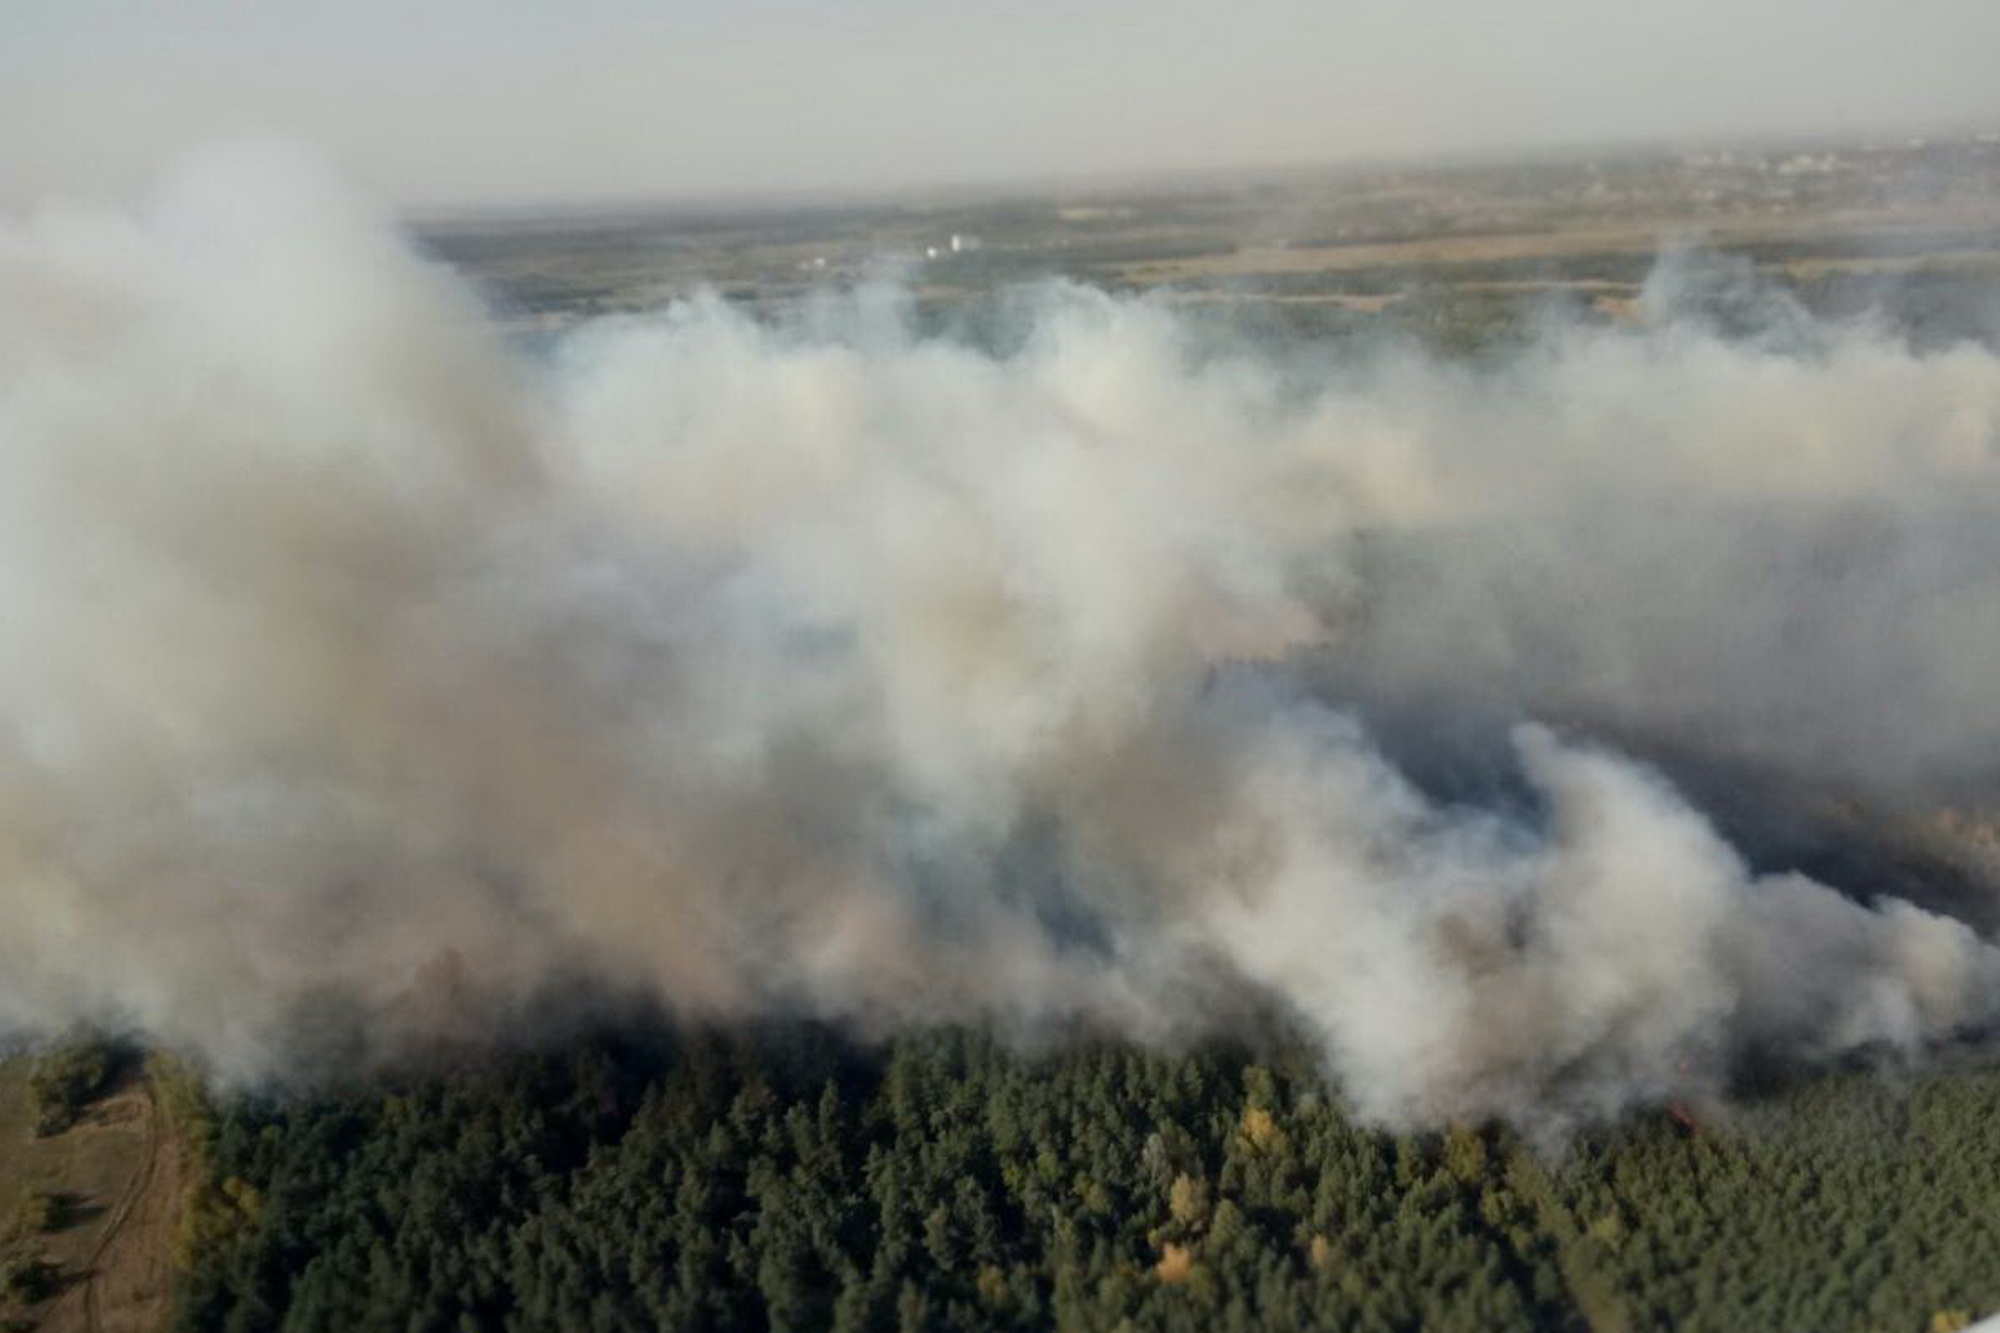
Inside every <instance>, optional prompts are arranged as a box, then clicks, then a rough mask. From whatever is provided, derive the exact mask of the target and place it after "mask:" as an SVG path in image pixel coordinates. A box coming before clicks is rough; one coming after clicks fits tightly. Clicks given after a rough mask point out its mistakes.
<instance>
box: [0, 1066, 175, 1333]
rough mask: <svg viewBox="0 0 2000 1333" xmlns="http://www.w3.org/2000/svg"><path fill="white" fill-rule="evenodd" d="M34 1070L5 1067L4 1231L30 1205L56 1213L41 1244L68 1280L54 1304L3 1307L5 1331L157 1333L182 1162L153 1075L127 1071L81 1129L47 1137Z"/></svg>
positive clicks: (0, 1113)
mask: <svg viewBox="0 0 2000 1333" xmlns="http://www.w3.org/2000/svg"><path fill="white" fill-rule="evenodd" d="M30 1064H31V1061H30V1060H29V1059H28V1058H26V1057H14V1058H10V1059H7V1060H4V1061H0V1226H5V1225H8V1224H11V1223H12V1222H13V1220H14V1219H15V1218H17V1217H18V1216H19V1215H20V1212H21V1210H22V1208H23V1206H24V1205H25V1204H26V1203H27V1202H28V1201H29V1199H30V1198H31V1196H34V1195H37V1194H39V1195H43V1196H48V1197H51V1198H53V1199H54V1200H55V1201H56V1206H55V1209H54V1220H53V1223H52V1225H51V1226H50V1228H49V1229H47V1230H45V1231H43V1232H41V1233H40V1234H39V1235H37V1236H35V1237H33V1238H32V1239H31V1240H30V1241H29V1242H28V1243H29V1244H31V1245H32V1246H33V1247H34V1248H35V1249H36V1250H38V1252H39V1253H40V1255H41V1257H42V1258H43V1259H44V1260H45V1261H46V1262H48V1263H49V1264H51V1265H53V1266H54V1267H55V1269H56V1270H57V1272H58V1273H59V1274H60V1275H61V1277H60V1283H59V1289H58V1291H57V1294H56V1295H55V1296H54V1298H53V1299H51V1300H49V1301H46V1302H44V1303H42V1304H40V1305H38V1306H34V1307H28V1308H21V1307H18V1306H7V1305H4V1304H0V1320H15V1321H19V1322H18V1326H19V1327H23V1328H33V1329H37V1330H42V1331H43V1333H69V1331H71V1330H89V1331H91V1333H96V1331H98V1330H103V1331H105V1333H111V1331H114V1330H115V1331H116V1333H147V1331H149V1330H153V1329H157V1328H159V1327H161V1326H162V1324H163V1323H164V1320H165V1317H166V1313H167V1300H168V1294H169V1293H168V1285H169V1276H170V1268H171V1262H170V1252H171V1241H172V1235H173V1228H174V1224H175V1221H176V1210H177V1205H178V1194H179V1184H178V1154H177V1153H176V1152H175V1150H174V1148H173V1145H172V1143H171V1141H170V1136H169V1135H168V1134H167V1133H166V1132H165V1129H164V1126H163V1122H162V1118H161V1116H160V1114H159V1111H158V1108H157V1106H156V1104H155V1100H154V1095H153V1090H152V1085H151V1082H150V1080H148V1079H147V1077H146V1076H145V1074H144V1071H143V1070H141V1069H139V1068H137V1067H134V1068H131V1069H128V1070H125V1071H123V1072H122V1073H121V1074H120V1075H119V1077H118V1078H117V1079H116V1080H115V1081H114V1083H113V1085H112V1087H111V1089H110V1091H109V1092H108V1093H107V1094H106V1095H105V1096H103V1097H101V1098H99V1099H98V1100H97V1101H96V1102H95V1103H93V1104H92V1105H91V1106H90V1108H89V1109H88V1110H87V1111H86V1112H85V1114H84V1116H83V1118H82V1120H81V1121H80V1122H79V1123H78V1124H76V1125H74V1126H72V1127H71V1128H69V1129H68V1130H65V1131H64V1132H62V1133H60V1134H54V1135H50V1136H48V1137H37V1136H36V1135H35V1133H34V1120H35V1117H34V1107H33V1099H32V1096H31V1094H30V1091H29V1087H28V1072H29V1066H30Z"/></svg>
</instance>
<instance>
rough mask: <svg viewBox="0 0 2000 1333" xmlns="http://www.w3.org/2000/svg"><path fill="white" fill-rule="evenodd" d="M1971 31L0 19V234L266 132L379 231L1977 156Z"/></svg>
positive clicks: (1977, 72)
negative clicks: (577, 202)
mask: <svg viewBox="0 0 2000 1333" xmlns="http://www.w3.org/2000/svg"><path fill="white" fill-rule="evenodd" d="M1996 54H2000V0H1318V2H1317V3H1313V2H1311V0H1232V2H1231V3H1220V2H1217V0H1096V2H1091V0H1071V2H1065V0H1011V2H1009V3H991V2H989V3H948V2H946V0H930V2H928V3H920V2H919V0H845V2H844V3H815V2H814V0H677V2H676V0H668V2H667V3H655V4H640V3H636V2H635V0H483V2H475V0H433V2H431V3H412V2H411V0H394V2H392V0H255V2H253V0H0V201H6V202H11V203H19V202H21V201H23V200H25V199H30V198H34V197H37V196H40V195H44V194H48V193H51V192H56V193H65V194H72V193H82V194H99V193H106V192H109V193H123V192H126V191H129V190H131V189H133V188H135V187H137V186H139V185H142V184H143V183H144V182H145V181H146V180H148V179H149V178H150V177H151V176H153V175H154V173H156V172H157V171H158V170H159V168H160V167H161V165H162V164H163V163H165V162H167V161H170V160H171V159H172V158H173V157H174V156H175V155H176V154H177V153H179V152H181V151H184V150H186V149H187V148H189V147H191V146H195V145H199V144H201V143H203V142H205V141H209V140H213V139H216V138H228V137H236V136H241V135H244V134H269V133H272V132H276V133H279V134H283V135H286V136H290V137H294V138H297V139H301V140H304V141H306V142H308V143H311V144H314V145H317V146H318V147H320V148H322V149H323V150H325V151H326V152H328V153H329V154H330V155H332V156H333V157H334V158H335V159H336V160H338V161H339V162H341V163H342V164H343V165H344V166H346V167H347V168H348V169H349V170H350V171H352V172H353V173H354V174H356V175H358V176H359V177H361V178H362V179H363V180H364V181H367V182H369V183H371V184H373V185H374V186H376V187H378V188H380V189H382V190H384V191H386V192H387V193H388V194H390V195H391V196H392V197H394V198H395V199H397V200H399V201H402V202H404V203H413V204H421V203H439V202H452V201H472V200H496V201H498V200H518V201H530V200H545V199H561V198H573V197H580V196H641V195H673V194H686V193H701V192H713V191H736V190H767V189H778V190H791V189H802V190H810V189H819V188H824V187H868V186H876V185H885V184H903V183H923V182H950V181H976V180H988V179H995V178H1004V177H1010V176H1037V175H1058V174H1071V173H1091V172H1100V171H1146V170H1154V169H1162V168H1183V167H1210V166H1235V165H1258V164H1265V163H1270V164H1278V163H1294V162H1310V161H1325V160H1336V159H1342V158H1352V157H1372V156H1384V155H1389V156H1401V155H1406V154H1421V153H1432V152H1449V151H1458V150H1469V149H1484V148H1495V147H1509V146H1515V145H1533V144H1549V143H1563V142H1579V141H1582V142H1599V141H1605V140H1626V139H1641V138H1661V137H1696V136H1700V137H1709V136H1717V135H1736V134H1746V135H1747V134H1763V133H1792V132H1814V131H1819V130H1844V129H1900V128H1905V127H1912V126H1919V125H1926V124H1938V123H1947V122H1975V123H1983V124H1991V125H2000V74H1996V72H1995V66H1994V57H1995V56H1996Z"/></svg>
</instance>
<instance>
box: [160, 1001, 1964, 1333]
mask: <svg viewBox="0 0 2000 1333" xmlns="http://www.w3.org/2000/svg"><path fill="white" fill-rule="evenodd" d="M211 1117H212V1118H211V1119H209V1120H208V1121H207V1122H206V1124H205V1127H203V1128H202V1129H201V1130H200V1132H199V1137H200V1145H199V1158H200V1161H201V1163H202V1166H201V1178H200V1179H199V1180H198V1181H197V1189H196V1206H195V1212H194V1214H193V1215H192V1216H191V1217H190V1219H189V1228H188V1234H189V1236H190V1238H191V1242H190V1251H191V1252H190V1253H189V1254H188V1255H187V1256H186V1262H187V1263H188V1265H189V1271H188V1272H187V1273H186V1274H185V1275H184V1276H183V1277H182V1279H181V1280H180V1282H179V1284H178V1288H177V1290H178V1300H179V1310H178V1323H179V1327H180V1328H181V1329H183V1330H188V1331H194V1330H204V1331H207V1330H214V1331H218V1333H220V1331H223V1330H228V1331H229V1333H249V1331H250V1330H265V1329H285V1330H293V1331H295V1333H305V1331H307V1330H324V1331H325V1333H361V1331H362V1330H375V1329H379V1330H397V1333H425V1331H429V1330H436V1331H437V1333H446V1331H447V1330H449V1331H451V1333H470V1331H471V1330H488V1329H490V1330H543V1329H546V1330H565V1331H566V1333H567V1331H572V1330H635V1331H636V1330H658V1329H667V1330H733V1329H767V1328H769V1329H843V1330H911V1331H914V1330H928V1329H937V1330H955V1329H967V1330H969V1329H1023V1330H1025V1329H1051V1328H1058V1329H1077V1330H1082V1329H1106V1330H1109V1329H1130V1330H1143V1329H1177V1330H1190V1331H1193V1330H1230V1329H1243V1330H1253V1329H1254V1330H1273V1329H1276V1330H1283V1329H1343V1330H1381V1331H1382V1333H1388V1331H1390V1330H1418V1329H1423V1330H1466V1333H1473V1331H1475V1330H1476V1331H1477V1333H1498V1331H1502V1330H1509V1329H1524V1330H1525V1329H1555V1330H1605V1331H1608V1330H1635V1331H1636V1330H1652V1329H1659V1330H1666V1329H1675V1330H1688V1331H1700V1330H1715V1331H1717V1333H1723V1331H1725V1330H1726V1331H1729V1333H1736V1331H1738V1330H1745V1329H1757V1330H1786V1329H1796V1330H1805V1329H1811V1330H1818V1331H1819V1333H1839V1331H1840V1330H1857V1333H1858V1331H1860V1330H1891V1331H1893V1330H1903V1331H1906V1333H1923V1331H1924V1330H1935V1329H1949V1328H1956V1327H1961V1326H1963V1324H1964V1323H1965V1322H1967V1321H1969V1319H1970V1318H1971V1317H1972V1316H1973V1315H1974V1314H1976V1313H1982V1312H1990V1311H1993V1310H1996V1309H2000V1071H1996V1070H1993V1069H1990V1068H1974V1069H1968V1070H1961V1071H1958V1072H1955V1073H1949V1074H1946V1073H1936V1074H1929V1075H1925V1076H1922V1077H1917V1078H1914V1079H1907V1080H1905V1081H1904V1082H1902V1083H1900V1084H1898V1083H1895V1082H1892V1081H1891V1080H1889V1079H1886V1078H1883V1077H1879V1076H1876V1075H1872V1074H1866V1073H1858V1072H1857V1073H1849V1074H1839V1075H1832V1076H1826V1077H1822V1078H1818V1079H1815V1080H1813V1081H1810V1082H1808V1083H1804V1084H1802V1085H1800V1086H1798V1087H1795V1088H1792V1089H1790V1090H1788V1091H1782V1092H1774V1093H1766V1094H1764V1095H1762V1096H1760V1097H1758V1098H1754V1099H1752V1100H1750V1101H1748V1102H1747V1103H1745V1104H1744V1105H1741V1106H1739V1107H1738V1108H1736V1109H1735V1110H1733V1111H1731V1112H1729V1113H1728V1114H1727V1116H1726V1118H1724V1119H1719V1120H1716V1119H1711V1121H1710V1122H1708V1123H1703V1122H1700V1121H1696V1122H1693V1123H1691V1124H1684V1123H1682V1122H1681V1120H1679V1119H1677V1118H1676V1117H1674V1116H1672V1115H1669V1114H1665V1113H1662V1114H1658V1115H1655V1116H1652V1117H1649V1118H1646V1119H1643V1120H1641V1121H1638V1122H1635V1123H1630V1124H1628V1125H1626V1126H1624V1127H1622V1128H1619V1129H1617V1130H1615V1131H1609V1132H1605V1133H1602V1134H1597V1135H1592V1136H1588V1137H1585V1138H1583V1139H1581V1140H1579V1141H1573V1142H1571V1143H1570V1144H1569V1145H1568V1146H1567V1147H1566V1148H1561V1149H1551V1148H1549V1147H1547V1146H1544V1147H1543V1148H1542V1149H1541V1150H1539V1151H1536V1150H1531V1149H1530V1148H1528V1147H1527V1146H1526V1145H1525V1144H1523V1143H1522V1142H1521V1141H1520V1140H1519V1139H1518V1138H1516V1137H1515V1136H1514V1135H1512V1134H1510V1133H1508V1132H1505V1131H1503V1130H1500V1129H1498V1128H1494V1127H1470V1126H1466V1127H1460V1128H1457V1129H1453V1130H1451V1131H1449V1132H1444V1133H1436V1134H1425V1135H1417V1136H1393V1135H1389V1134H1386V1133H1381V1132H1377V1131H1373V1130H1369V1129H1364V1128H1360V1127H1358V1126H1356V1125H1354V1124H1353V1123H1351V1122H1350V1121H1349V1120H1348V1119H1347V1118H1346V1117H1345V1116H1343V1114H1342V1113H1341V1110H1340V1107H1339V1104H1338V1101H1337V1099H1336V1098H1335V1097H1333V1096H1332V1095H1330V1093H1329V1091H1328V1089H1327V1088H1326V1086H1325V1085H1324V1084H1323V1082H1322V1081H1321V1080H1320V1078H1319V1077H1318V1076H1317V1074H1316V1073H1315V1072H1314V1068H1313V1065H1312V1062H1311V1061H1310V1060H1309V1059H1308V1058H1307V1057H1306V1056H1305V1055H1303V1054H1300V1053H1293V1054H1286V1055H1280V1056H1272V1055H1269V1054H1266V1055H1264V1056H1262V1057H1261V1058H1259V1057H1256V1056H1254V1055H1253V1054H1252V1053H1250V1052H1247V1051H1244V1050H1240V1049H1232V1048H1224V1047H1208V1048H1204V1049H1201V1050H1196V1051H1192V1052H1188V1053H1184V1054H1161V1053H1154V1052H1147V1051H1142V1050H1138V1049H1134V1048H1130V1047H1126V1046H1117V1045H1096V1046H1090V1045H1085V1046H1069V1047H1065V1048H1063V1049H1062V1050H1060V1051H1059V1052H1057V1053H1054V1054H1047V1055H1039V1056H1029V1055H1019V1054H1013V1053H1010V1052H1008V1051H1007V1050H1005V1049H1002V1048H1001V1047H999V1046H997V1045H995V1044H994V1043H993V1042H991V1041H989V1040H987V1039H985V1038H983V1037H980V1036H977V1035H972V1034H968V1033H965V1032H960V1031H942V1032H937V1033H932V1034H928V1035H922V1036H914V1037H909V1038H905V1039H903V1040H900V1041H897V1042H895V1043H894V1044H892V1045H890V1046H889V1047H887V1048H886V1049H882V1050H865V1049H860V1048H857V1047H855V1046H853V1045H851V1044H849V1043H848V1042H846V1041H844V1040H842V1039H841V1038H839V1037H838V1036H836V1035H834V1034H831V1033H828V1032H825V1031H823V1030H819V1029H814V1028H802V1027H790V1028H765V1029H760V1030H758V1031H755V1032H737V1033H731V1034H720V1033H709V1034H699V1035H693V1036H686V1037H682V1038H679V1039H675V1040H671V1041H669V1040H666V1039H661V1040H657V1041H637V1040H634V1039H632V1038H630V1037H602V1038H599V1039H596V1040H592V1041H588V1042H584V1043H581V1044H579V1045H577V1046H576V1047H575V1048H573V1049H572V1050H570V1051H568V1052H566V1053H564V1054H561V1055H546V1056H540V1057H512V1058H508V1059H505V1060H501V1061H498V1062H493V1063H487V1064H483V1065H481V1066H479V1067H476V1068H463V1069H458V1070H454V1071H451V1072H448V1073H447V1072H435V1073H432V1074H430V1075H427V1076H424V1077H421V1078H417V1079H412V1080H401V1081H393V1082H381V1083H377V1084H373V1085H370V1086H367V1087H351V1088H348V1089H345V1090H342V1091H339V1092H337V1093H325V1092H323V1093H320V1094H317V1095H314V1096H311V1097H290V1098H280V1099H268V1098H265V1099H252V1098H231V1099H228V1100H227V1101H226V1102H224V1103H223V1104H222V1105H221V1106H220V1107H219V1108H216V1109H214V1110H213V1111H212V1112H211Z"/></svg>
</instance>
